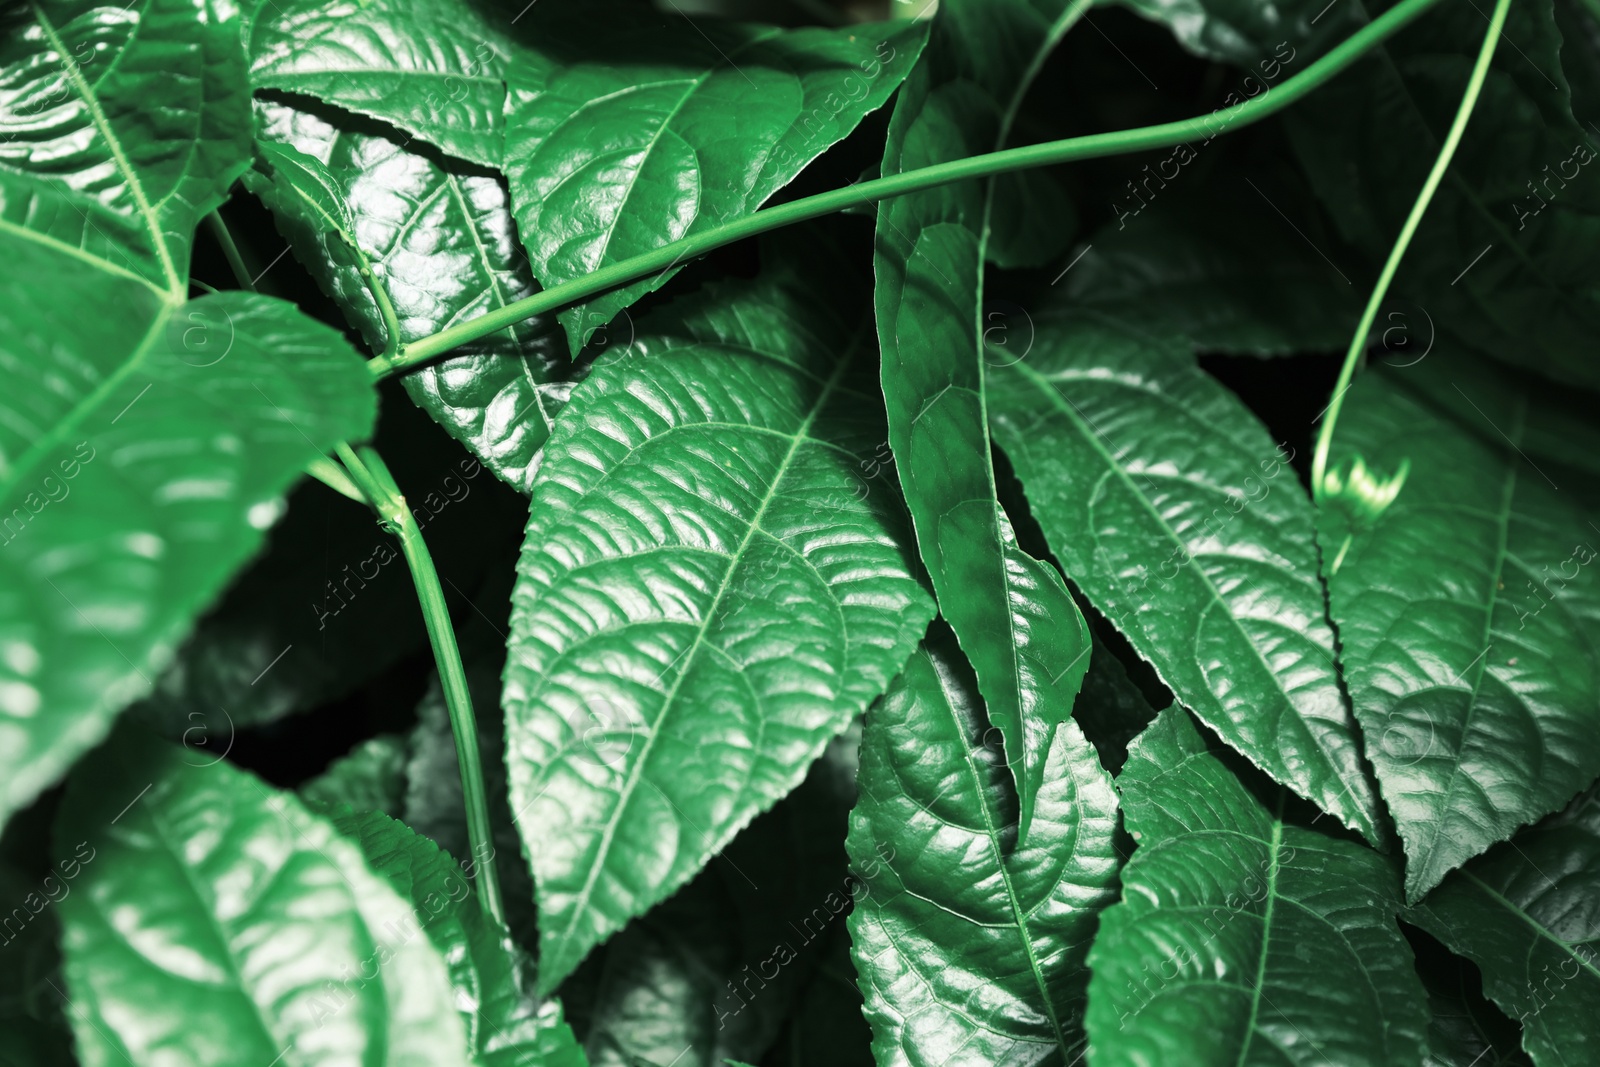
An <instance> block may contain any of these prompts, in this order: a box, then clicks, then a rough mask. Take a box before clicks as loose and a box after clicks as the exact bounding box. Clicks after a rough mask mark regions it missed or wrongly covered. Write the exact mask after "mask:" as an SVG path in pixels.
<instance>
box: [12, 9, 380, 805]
mask: <svg viewBox="0 0 1600 1067" xmlns="http://www.w3.org/2000/svg"><path fill="white" fill-rule="evenodd" d="M226 14H228V12H227V11H225V10H221V9H213V8H211V7H210V6H208V5H205V4H193V3H189V4H176V3H171V2H161V0H148V2H145V3H141V4H134V5H131V6H129V7H127V8H124V9H120V10H118V9H112V8H92V7H90V6H89V5H87V4H76V3H60V4H48V5H44V6H39V5H33V6H30V7H26V8H23V7H16V6H12V7H10V8H8V9H7V12H6V14H5V15H4V16H3V18H4V19H5V20H6V25H5V28H4V30H3V32H0V40H3V43H0V84H3V85H4V86H5V90H4V92H5V93H6V94H8V95H7V97H6V100H5V103H4V104H3V105H0V115H4V116H5V118H4V121H5V122H6V123H7V127H6V129H5V130H4V135H3V136H0V257H3V258H4V261H5V263H6V271H5V275H4V278H3V280H0V333H3V334H4V335H5V337H6V338H7V339H8V340H7V344H6V347H5V351H4V353H3V355H0V369H3V371H4V374H5V376H6V384H7V388H6V394H5V397H4V399H3V400H0V536H3V539H4V544H3V550H0V647H3V648H4V649H5V650H6V652H5V655H4V656H3V657H0V660H3V665H0V781H3V782H4V783H5V784H4V788H3V790H0V821H4V819H6V818H7V817H9V816H10V815H11V813H12V812H14V811H15V810H16V809H17V808H18V807H19V806H21V805H23V804H25V803H27V802H28V801H29V800H31V799H32V798H33V797H34V796H36V795H37V794H38V793H39V791H40V790H41V789H43V788H44V787H45V786H47V785H49V784H50V783H51V782H53V781H55V780H56V778H58V777H59V776H60V775H61V774H62V772H63V771H65V770H66V768H67V767H68V766H69V765H70V764H71V762H72V760H73V759H75V758H76V757H77V756H78V755H79V754H80V753H82V752H83V751H84V750H85V749H87V748H89V747H90V746H92V745H93V744H95V743H96V742H97V741H98V740H99V739H100V738H101V737H103V736H104V735H105V732H106V730H107V729H108V727H109V725H110V722H111V718H112V716H113V715H115V714H116V712H117V711H119V710H120V709H121V708H122V707H123V706H124V705H125V704H127V703H128V702H129V701H131V700H132V699H133V698H134V697H135V696H136V695H138V694H139V693H140V692H143V691H147V688H148V686H149V684H150V679H151V678H152V677H153V676H154V675H155V673H156V672H157V671H158V670H159V669H160V668H161V667H162V666H163V665H164V664H165V663H166V661H167V660H169V659H170V658H171V656H172V648H173V645H174V644H175V643H176V642H177V641H178V639H179V638H181V637H182V636H183V633H184V631H185V630H186V629H187V628H188V626H189V624H190V623H191V622H192V621H193V619H194V617H195V616H196V615H197V614H199V612H200V611H201V610H202V609H203V608H204V607H205V606H206V604H207V603H208V602H209V601H210V600H211V599H212V598H213V597H214V596H215V595H216V594H217V593H218V592H219V591H220V590H221V588H222V586H223V583H224V582H225V581H226V580H227V578H228V576H229V575H230V574H231V573H232V572H233V570H234V569H235V568H237V567H238V566H239V565H240V564H241V563H243V562H244V560H246V559H247V558H248V557H249V555H250V554H251V553H252V552H253V551H254V550H255V549H256V547H257V546H258V545H259V544H260V541H261V532H260V531H261V530H262V529H264V528H265V527H266V526H268V525H270V524H271V522H272V521H273V519H274V518H276V516H277V514H278V513H279V511H280V510H281V504H280V503H279V501H278V497H279V495H280V494H282V493H283V492H284V491H285V490H286V489H287V488H288V486H289V485H290V483H291V482H292V481H293V480H294V478H295V476H296V474H297V473H298V471H299V469H300V468H301V467H303V466H304V465H305V464H306V462H308V461H309V460H310V459H312V458H313V457H315V456H316V455H318V454H319V453H320V452H321V451H322V450H324V449H327V448H329V447H331V446H332V445H333V443H334V442H336V441H339V440H341V439H344V438H347V437H360V436H363V435H365V434H366V433H367V432H368V430H369V429H370V426H371V422H372V417H373V399H372V394H371V390H370V388H369V387H368V386H367V384H366V383H365V382H364V381H363V378H364V375H363V373H362V370H361V365H360V362H359V360H358V359H357V358H356V357H355V355H354V353H352V352H351V351H350V348H349V346H348V345H347V344H346V343H345V342H344V341H343V340H342V339H341V338H340V337H339V336H338V335H337V334H336V333H335V332H334V331H332V330H329V329H327V328H326V327H324V326H320V325H318V324H316V323H314V322H312V321H311V320H309V319H306V318H305V317H303V316H301V315H300V314H299V313H298V312H297V311H295V310H294V309H293V308H292V307H290V306H289V305H287V304H282V303H279V302H276V301H272V300H268V299H266V298H263V297H256V296H251V295H242V294H225V295H220V296H212V297H205V298H202V299H200V300H195V301H189V302H186V296H187V289H188V283H187V275H188V242H189V239H190V236H191V232H192V230H193V228H194V225H195V222H196V221H197V220H198V218H199V217H200V214H201V213H202V212H204V211H206V210H208V209H210V208H211V207H214V206H215V205H216V204H218V203H220V202H221V200H222V197H223V195H224V193H225V191H226V189H227V187H228V184H229V183H230V182H231V181H232V180H233V178H234V176H235V175H236V174H238V173H239V171H240V170H242V169H243V166H244V165H245V163H246V161H247V159H248V154H247V153H248V132H249V112H248V106H247V100H246V98H245V96H244V95H243V92H244V87H243V82H242V76H241V75H240V72H239V70H238V63H237V56H236V55H235V51H231V50H230V47H229V46H230V42H231V44H232V46H233V49H234V50H236V49H237V35H238V31H239V27H238V24H237V22H236V21H231V20H230V19H228V18H225V17H224V16H225V15H226ZM230 59H233V60H235V62H234V63H232V64H231V65H230V63H229V60H230ZM40 294H48V298H44V299H41V296H40Z"/></svg>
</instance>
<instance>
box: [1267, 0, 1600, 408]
mask: <svg viewBox="0 0 1600 1067" xmlns="http://www.w3.org/2000/svg"><path fill="white" fill-rule="evenodd" d="M1362 7H1363V5H1361V4H1350V5H1341V6H1340V7H1338V8H1336V9H1335V10H1334V11H1333V12H1330V14H1329V17H1328V18H1327V19H1326V20H1324V22H1323V25H1324V26H1326V27H1334V28H1335V29H1336V30H1337V32H1339V33H1341V34H1343V33H1348V32H1350V31H1351V30H1352V29H1354V28H1355V27H1356V26H1357V25H1359V24H1364V23H1365V22H1366V21H1367V17H1366V15H1365V14H1364V13H1363V10H1362ZM1485 11H1487V9H1485ZM1484 29H1485V16H1484V13H1482V12H1479V11H1477V10H1475V9H1474V8H1473V7H1472V6H1471V5H1466V6H1463V7H1459V8H1458V7H1454V6H1446V7H1441V8H1440V9H1439V10H1437V11H1433V12H1430V13H1429V14H1428V16H1427V28H1426V30H1425V31H1421V30H1419V31H1412V32H1409V33H1402V34H1400V35H1398V36H1397V37H1395V38H1394V39H1393V40H1391V41H1390V42H1389V43H1387V44H1386V45H1385V46H1384V49H1383V50H1384V52H1386V53H1387V54H1386V55H1383V56H1375V57H1373V58H1371V59H1367V60H1365V61H1364V62H1363V64H1362V65H1361V66H1362V68H1363V69H1361V70H1360V71H1359V73H1360V74H1361V75H1362V76H1360V77H1354V76H1351V77H1343V78H1338V79H1336V80H1334V81H1333V82H1332V83H1330V84H1329V85H1328V86H1327V87H1326V88H1325V89H1324V90H1321V91H1319V92H1317V93H1314V94H1312V95H1311V96H1310V97H1308V98H1307V99H1306V101H1305V103H1304V104H1303V105H1300V106H1297V107H1295V108H1294V109H1293V110H1291V111H1290V112H1289V113H1288V122H1289V130H1290V133H1291V137H1292V140H1293V141H1294V144H1295V147H1296V149H1297V151H1298V152H1299V155H1300V157H1301V160H1302V163H1303V165H1304V168H1305V171H1306V174H1307V176H1308V177H1309V178H1310V180H1311V183H1312V186H1313V188H1314V189H1315V190H1316V192H1317V195H1318V198H1319V200H1321V202H1322V203H1323V204H1325V205H1327V207H1328V209H1329V210H1330V211H1331V212H1332V214H1333V215H1334V218H1335V219H1336V221H1337V222H1338V224H1339V227H1340V229H1341V231H1342V232H1343V233H1344V235H1345V237H1346V238H1347V239H1348V240H1349V241H1350V242H1351V243H1353V244H1355V245H1356V246H1357V247H1358V248H1360V249H1361V250H1362V251H1364V252H1365V253H1366V254H1367V255H1368V256H1369V257H1370V258H1371V260H1372V261H1373V262H1374V263H1376V262H1378V261H1380V260H1381V259H1382V258H1383V257H1384V256H1385V255H1386V254H1387V253H1388V251H1389V248H1390V245H1391V244H1392V243H1393V241H1394V239H1395V235H1396V234H1397V233H1399V232H1400V227H1401V224H1402V221H1403V220H1404V218H1405V216H1406V214H1407V213H1408V212H1409V211H1410V209H1411V206H1412V203H1413V201H1414V199H1415V197H1416V192H1417V190H1418V189H1420V188H1421V186H1422V183H1423V180H1424V177H1425V175H1426V173H1427V170H1428V167H1429V166H1430V165H1431V164H1432V161H1433V159H1434V157H1435V155H1436V154H1437V151H1438V146H1439V144H1440V141H1441V140H1442V138H1443V136H1444V132H1445V130H1446V129H1447V128H1448V127H1449V124H1450V121H1451V118H1452V116H1453V115H1454V113H1455V110H1456V105H1457V104H1458V102H1459V100H1460V97H1461V92H1462V88H1463V87H1464V86H1465V85H1466V82H1467V77H1468V74H1469V72H1470V70H1471V68H1472V64H1473V61H1474V58H1475V56H1476V54H1477V52H1478V48H1479V46H1480V44H1481V43H1482V41H1483V34H1484ZM1502 37H1503V40H1502V42H1501V47H1499V48H1497V49H1496V51H1495V56H1494V63H1493V66H1492V67H1491V69H1490V73H1489V77H1488V79H1487V81H1485V83H1484V86H1483V92H1482V95H1481V96H1480V98H1479V100H1478V104H1477V109H1476V111H1475V116H1474V118H1473V121H1472V122H1471V124H1469V125H1468V126H1467V130H1466V134H1465V136H1464V137H1463V138H1462V140H1461V144H1460V147H1459V148H1458V150H1457V151H1456V153H1455V156H1454V157H1453V160H1452V162H1451V164H1450V170H1449V172H1448V174H1447V175H1446V177H1445V180H1444V182H1443V184H1442V185H1441V186H1440V187H1439V191H1438V194H1437V195H1436V196H1435V197H1434V199H1433V202H1432V204H1431V205H1430V206H1429V208H1428V212H1427V214H1426V215H1425V216H1424V218H1423V220H1422V224H1421V226H1420V227H1419V228H1418V230H1417V234H1416V239H1415V241H1413V243H1412V245H1411V248H1410V250H1409V251H1408V253H1407V255H1406V259H1405V262H1404V263H1403V264H1402V266H1401V269H1400V273H1399V275H1398V277H1397V278H1396V279H1395V283H1394V290H1393V291H1394V293H1395V295H1396V297H1398V298H1400V299H1403V300H1405V301H1407V302H1408V303H1410V304H1414V305H1416V306H1418V307H1420V308H1421V309H1423V310H1424V311H1425V312H1426V315H1427V317H1428V318H1429V319H1431V320H1432V322H1434V323H1436V324H1438V325H1439V327H1440V328H1444V327H1446V326H1447V327H1448V328H1449V329H1450V330H1451V331H1453V332H1454V333H1455V334H1457V335H1458V336H1462V337H1469V338H1471V339H1472V342H1473V344H1474V345H1475V346H1476V347H1478V348H1480V349H1481V350H1483V351H1485V352H1488V353H1489V354H1491V355H1494V356H1496V357H1498V358H1500V359H1504V360H1507V361H1509V362H1512V363H1516V364H1520V365H1524V366H1530V367H1533V368H1535V369H1537V370H1539V371H1541V372H1542V373H1545V374H1548V375H1550V376H1552V377H1555V378H1557V379H1559V380H1561V381H1565V382H1571V383H1575V384H1578V385H1585V386H1588V387H1590V388H1594V387H1597V386H1600V371H1597V370H1596V366H1597V365H1596V363H1595V361H1594V360H1593V358H1592V351H1593V340H1594V337H1595V334H1596V332H1597V331H1600V261H1597V259H1596V257H1595V256H1594V255H1593V254H1592V250H1593V249H1594V247H1595V245H1596V243H1597V242H1600V165H1597V164H1596V163H1595V162H1594V160H1595V156H1596V155H1597V150H1596V147H1595V146H1596V144H1597V143H1600V142H1596V139H1595V138H1594V136H1593V132H1592V130H1590V129H1589V128H1587V127H1585V126H1582V125H1580V124H1579V123H1578V122H1576V121H1575V120H1574V119H1573V116H1572V99H1571V92H1570V89H1569V87H1568V84H1567V80H1566V77H1565V75H1564V74H1563V73H1562V65H1561V59H1560V53H1561V48H1562V40H1561V34H1560V31H1559V30H1558V29H1557V28H1556V25H1555V22H1554V19H1553V16H1552V7H1551V3H1550V0H1528V2H1526V3H1517V4H1514V5H1512V7H1511V10H1510V14H1509V16H1508V18H1507V21H1506V27H1505V31H1504V33H1503V35H1502ZM1352 73H1355V72H1352ZM1358 115H1361V116H1370V115H1382V116H1383V121H1382V122H1381V123H1373V122H1368V121H1365V120H1361V119H1356V118H1355V116H1358ZM1396 145H1406V146H1408V147H1409V148H1410V149H1411V150H1408V151H1396V150H1395V146H1396ZM1352 160H1360V161H1361V165H1360V166H1354V165H1352V164H1351V161H1352Z"/></svg>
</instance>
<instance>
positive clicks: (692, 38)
mask: <svg viewBox="0 0 1600 1067" xmlns="http://www.w3.org/2000/svg"><path fill="white" fill-rule="evenodd" d="M541 15H542V12H541V11H540V10H538V9H535V10H533V11H531V12H529V13H528V15H527V18H526V19H525V20H524V24H531V26H530V28H529V30H528V36H529V37H530V38H531V39H534V40H536V41H537V42H538V43H537V48H538V51H535V50H534V49H532V48H524V49H521V50H519V51H518V53H517V55H516V59H515V61H514V62H512V63H511V64H510V65H509V68H508V77H509V80H510V85H511V93H510V96H509V97H508V98H507V102H506V107H507V118H506V152H505V171H506V175H507V177H508V178H510V180H511V202H512V207H513V210H514V211H515V213H516V217H517V227H518V232H519V233H520V234H521V236H522V241H523V244H524V245H526V246H527V249H528V254H529V256H531V257H532V260H533V274H534V277H535V278H537V279H538V280H539V282H540V283H541V284H543V285H544V286H545V287H546V288H548V287H550V286H553V285H556V284H559V283H561V282H566V281H571V280H573V279H575V278H579V277H582V276H583V275H586V274H589V273H591V272H592V271H594V270H597V269H598V268H600V267H603V266H606V265H607V264H610V263H614V262H617V261H618V260H622V259H627V258H628V257H630V256H634V255H638V254H640V253H642V252H647V251H650V250H651V249H654V248H658V247H660V246H661V245H664V244H669V243H671V242H672V241H675V240H678V239H679V238H681V237H685V236H687V235H689V234H692V233H695V232H698V231H700V230H704V229H707V228H709V227H712V226H716V225H718V224H720V223H723V222H728V221H731V220H733V219H735V218H739V217H740V216H743V215H747V214H749V213H750V212H752V211H754V210H755V209H756V208H758V207H760V206H761V204H762V203H763V202H764V201H765V200H767V198H768V197H770V196H772V194H773V193H775V192H777V191H778V190H779V189H781V188H783V187H784V186H785V185H787V184H788V183H789V182H790V181H791V180H792V179H793V178H794V177H795V175H797V174H799V173H800V171H801V170H802V169H803V168H804V167H805V165H806V164H807V163H809V162H811V160H813V159H815V158H816V157H817V156H819V155H821V154H822V153H823V151H825V150H826V149H827V148H828V147H829V146H831V145H832V144H834V143H835V142H836V141H839V140H840V139H842V138H843V137H844V136H845V135H846V134H848V133H849V132H850V131H851V130H852V129H854V128H855V126H856V124H857V123H859V122H860V121H861V119H862V118H863V117H864V116H865V115H866V114H867V113H868V112H871V111H873V110H875V109H877V108H879V107H881V106H882V105H883V103H884V101H885V100H887V99H888V98H889V94H891V93H892V92H894V90H895V88H896V86H898V85H899V84H900V81H901V79H903V78H904V77H905V76H906V74H907V73H908V72H909V71H910V70H911V67H912V64H914V63H915V62H916V59H917V56H918V54H919V53H920V52H921V50H922V44H923V41H924V40H925V33H926V31H925V27H924V26H922V25H921V24H919V23H915V22H881V23H869V24H865V25H858V26H852V27H850V28H849V29H848V30H845V29H839V30H828V29H817V28H808V29H799V30H789V31H783V30H778V29H774V28H771V27H757V26H741V25H736V24H728V23H700V22H694V23H691V22H690V21H689V20H688V19H687V18H682V17H676V18H668V17H667V16H665V15H653V16H652V15H645V14H642V13H640V12H637V11H629V12H627V13H626V14H620V13H619V14H618V16H617V17H615V18H611V19H607V20H606V32H604V33H601V34H597V33H595V32H594V25H595V22H596V15H595V14H594V12H593V11H592V10H588V9H586V10H584V11H583V13H582V19H581V21H574V20H573V18H572V16H571V15H570V13H565V12H561V11H556V12H552V16H553V17H552V18H550V19H541V17H540V16H541ZM663 23H664V24H663ZM547 54H554V55H557V56H559V62H551V61H550V60H549V59H547V58H546V55H547ZM673 273H674V272H673V271H671V270H667V271H662V272H660V273H658V274H656V275H653V276H651V277H650V278H649V279H647V280H645V281H640V282H635V283H633V284H631V285H628V286H625V287H623V288H621V289H618V290H615V291H613V292H610V293H607V294H605V295H603V296H599V297H595V298H593V299H591V300H589V301H588V302H587V303H585V304H582V305H580V306H577V307H573V308H569V309H568V310H566V311H563V312H561V313H560V319H561V322H562V324H563V325H565V326H566V329H567V336H568V339H569V341H570V344H571V347H572V350H573V351H574V352H576V351H577V350H578V348H579V347H581V346H582V345H583V344H585V343H587V342H588V340H589V337H590V335H591V334H592V333H593V332H594V331H595V330H597V329H600V328H602V327H604V326H605V325H606V324H607V323H608V322H610V321H611V319H612V318H613V317H614V316H615V315H616V314H617V312H618V311H620V310H622V309H623V308H625V307H627V306H628V305H629V304H631V303H633V302H634V301H635V300H637V299H638V298H639V297H641V296H643V295H644V294H645V293H648V292H651V291H652V290H654V289H657V288H659V287H660V286H662V285H663V284H665V283H666V281H667V280H668V279H669V278H671V277H672V275H673Z"/></svg>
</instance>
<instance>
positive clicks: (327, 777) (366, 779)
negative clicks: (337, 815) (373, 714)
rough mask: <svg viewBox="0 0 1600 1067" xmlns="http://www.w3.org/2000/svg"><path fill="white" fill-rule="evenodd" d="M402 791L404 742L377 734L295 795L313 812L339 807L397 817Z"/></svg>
mask: <svg viewBox="0 0 1600 1067" xmlns="http://www.w3.org/2000/svg"><path fill="white" fill-rule="evenodd" d="M405 787H406V743H405V738H403V737H400V736H399V735H397V734H379V735H378V736H377V737H369V738H368V739H367V740H365V741H363V742H361V743H360V744H358V745H357V746H356V747H355V748H352V749H351V750H350V751H349V752H347V753H345V754H344V755H343V756H340V757H339V758H338V759H336V760H334V761H333V762H332V763H330V764H329V765H328V769H327V770H325V771H323V772H322V773H321V774H319V775H317V776H316V777H315V778H313V779H311V780H310V781H309V782H306V783H305V784H303V785H301V786H300V788H299V790H297V792H299V794H300V799H301V800H304V801H305V802H306V803H307V804H309V805H311V806H312V807H314V808H332V807H336V806H338V805H341V804H342V805H346V806H348V807H350V808H351V809H353V810H355V811H377V812H382V813H383V814H385V815H398V814H399V813H400V811H401V808H402V807H403V805H404V794H405ZM335 821H336V822H337V820H335Z"/></svg>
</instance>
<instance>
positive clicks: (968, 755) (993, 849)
mask: <svg viewBox="0 0 1600 1067" xmlns="http://www.w3.org/2000/svg"><path fill="white" fill-rule="evenodd" d="M939 704H940V706H942V707H943V708H944V710H945V711H946V712H947V713H948V714H949V716H950V721H951V724H952V725H953V726H954V728H955V732H956V736H957V737H960V736H962V735H963V733H964V731H963V730H962V722H961V717H960V716H959V715H957V714H956V710H955V708H954V706H953V705H952V704H951V702H950V700H949V697H948V696H947V695H946V693H945V691H944V686H943V680H942V679H941V684H940V688H939ZM981 747H982V746H980V748H981ZM962 763H963V764H964V765H965V766H966V768H967V776H968V777H969V778H970V779H971V780H972V789H973V795H974V796H976V797H977V798H978V812H979V814H981V815H982V816H983V830H984V837H985V838H987V839H988V842H989V854H990V855H991V856H992V857H993V858H994V866H995V870H997V871H999V872H1000V881H1001V884H1003V885H1004V886H1005V890H1006V903H1007V905H1008V907H1009V908H1010V910H1011V914H1012V916H1014V918H1013V920H1012V922H1011V923H1010V924H1009V925H1010V926H1012V927H1015V929H1016V931H1017V935H1018V940H1019V941H1021V942H1022V951H1023V953H1024V955H1026V956H1027V958H1028V970H1029V971H1030V972H1031V973H1032V975H1033V981H1034V985H1035V986H1036V987H1037V988H1038V990H1039V1002H1040V1003H1041V1004H1043V1005H1044V1011H1045V1015H1046V1016H1047V1017H1048V1018H1049V1020H1050V1029H1051V1030H1053V1031H1054V1032H1055V1035H1056V1046H1057V1047H1058V1048H1059V1049H1061V1054H1062V1056H1063V1057H1064V1056H1066V1055H1067V1053H1068V1051H1069V1048H1068V1044H1067V1035H1066V1032H1065V1031H1064V1030H1063V1029H1062V1027H1061V1020H1060V1018H1058V1017H1057V1015H1056V1006H1055V1002H1054V1001H1053V1000H1052V999H1051V998H1050V986H1049V983H1047V982H1046V981H1045V977H1044V970H1043V968H1041V967H1040V966H1039V957H1038V954H1037V953H1035V952H1034V950H1033V937H1032V936H1031V934H1030V932H1029V929H1028V919H1029V917H1030V916H1031V914H1032V913H1031V912H1028V911H1026V910H1024V909H1023V907H1022V901H1021V899H1020V898H1019V897H1018V896H1017V887H1016V884H1015V883H1014V882H1013V881H1012V878H1011V869H1010V868H1009V867H1008V866H1007V865H1006V857H1005V855H1004V853H1003V852H1002V850H1001V848H1000V831H999V828H998V826H997V822H996V819H995V816H994V812H993V811H992V810H991V808H990V805H989V791H988V789H987V788H986V787H985V785H984V782H983V777H982V775H980V774H979V773H978V767H977V764H976V763H975V762H974V759H973V749H972V748H971V746H967V751H966V752H965V754H964V755H963V757H962ZM1007 770H1008V771H1009V770H1010V768H1009V767H1008V768H1007ZM1018 785H1019V789H1018V791H1019V793H1020V792H1021V788H1022V784H1021V783H1018ZM1019 832H1020V831H1019Z"/></svg>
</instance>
